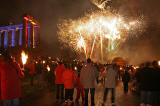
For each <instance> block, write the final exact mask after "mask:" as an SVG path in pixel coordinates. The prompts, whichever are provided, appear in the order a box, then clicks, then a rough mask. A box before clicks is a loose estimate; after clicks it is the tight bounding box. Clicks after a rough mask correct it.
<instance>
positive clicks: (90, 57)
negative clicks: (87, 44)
mask: <svg viewBox="0 0 160 106" xmlns="http://www.w3.org/2000/svg"><path fill="white" fill-rule="evenodd" d="M96 38H97V37H96V36H95V38H94V41H93V44H92V49H91V54H90V58H92V54H93V49H94V46H95V42H96Z"/></svg>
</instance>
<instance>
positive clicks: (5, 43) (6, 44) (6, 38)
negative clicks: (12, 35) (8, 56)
mask: <svg viewBox="0 0 160 106" xmlns="http://www.w3.org/2000/svg"><path fill="white" fill-rule="evenodd" d="M7 47H8V30H5V36H4V48H7Z"/></svg>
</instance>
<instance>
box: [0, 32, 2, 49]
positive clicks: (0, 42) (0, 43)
mask: <svg viewBox="0 0 160 106" xmlns="http://www.w3.org/2000/svg"><path fill="white" fill-rule="evenodd" d="M1 34H2V33H1V30H0V48H1V47H2V39H1V38H2V35H1Z"/></svg>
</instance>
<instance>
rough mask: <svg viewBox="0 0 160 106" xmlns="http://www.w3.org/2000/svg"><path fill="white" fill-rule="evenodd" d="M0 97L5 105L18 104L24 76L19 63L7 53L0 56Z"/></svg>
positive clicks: (17, 105) (13, 105) (16, 105)
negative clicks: (21, 80)
mask: <svg viewBox="0 0 160 106" xmlns="http://www.w3.org/2000/svg"><path fill="white" fill-rule="evenodd" d="M0 73H1V98H2V100H3V101H4V105H5V106H19V98H20V97H21V82H20V79H21V78H23V77H24V73H23V72H22V70H21V68H20V65H18V64H17V63H16V62H13V61H12V59H11V58H10V56H9V55H8V54H7V53H3V54H2V55H1V56H0Z"/></svg>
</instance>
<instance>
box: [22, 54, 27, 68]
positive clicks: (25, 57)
mask: <svg viewBox="0 0 160 106" xmlns="http://www.w3.org/2000/svg"><path fill="white" fill-rule="evenodd" d="M21 58H22V63H23V68H24V65H25V64H26V62H27V59H28V55H27V54H26V53H25V52H24V51H22V53H21Z"/></svg>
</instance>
